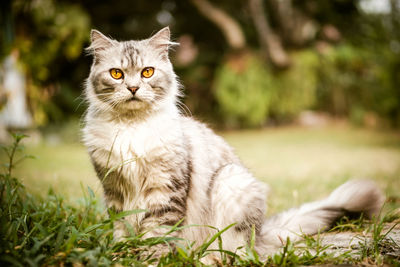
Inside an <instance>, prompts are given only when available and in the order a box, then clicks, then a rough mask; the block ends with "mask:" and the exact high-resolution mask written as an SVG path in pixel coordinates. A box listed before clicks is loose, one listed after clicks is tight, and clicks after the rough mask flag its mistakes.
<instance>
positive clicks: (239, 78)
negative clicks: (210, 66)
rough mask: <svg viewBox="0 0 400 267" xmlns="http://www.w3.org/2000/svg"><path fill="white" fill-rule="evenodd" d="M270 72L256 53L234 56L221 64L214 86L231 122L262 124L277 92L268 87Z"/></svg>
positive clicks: (222, 109) (235, 124)
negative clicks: (253, 54) (256, 56)
mask: <svg viewBox="0 0 400 267" xmlns="http://www.w3.org/2000/svg"><path fill="white" fill-rule="evenodd" d="M238 65H239V66H238ZM240 65H243V66H240ZM269 76H270V73H269V72H268V70H267V68H266V66H265V64H263V63H262V62H261V61H260V60H258V59H257V58H255V57H254V56H241V57H239V58H233V59H231V60H230V61H228V62H227V63H225V64H223V65H222V66H220V67H219V69H218V70H217V72H216V78H215V85H214V88H215V89H214V90H215V96H216V99H217V101H218V104H219V105H220V108H221V112H222V114H223V117H224V119H225V120H226V123H227V124H228V125H229V124H230V125H234V126H237V125H242V126H260V125H261V124H262V123H263V122H264V120H265V118H266V116H267V114H268V111H269V106H270V103H271V99H272V94H273V93H274V92H273V91H272V90H268V88H270V87H271V86H270V80H271V79H270V78H269Z"/></svg>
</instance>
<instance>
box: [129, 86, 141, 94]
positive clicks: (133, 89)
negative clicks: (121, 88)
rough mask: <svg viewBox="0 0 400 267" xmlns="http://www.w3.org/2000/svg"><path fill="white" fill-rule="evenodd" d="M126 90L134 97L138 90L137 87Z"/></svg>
mask: <svg viewBox="0 0 400 267" xmlns="http://www.w3.org/2000/svg"><path fill="white" fill-rule="evenodd" d="M127 89H128V90H129V91H130V92H131V93H132V94H133V95H134V94H135V93H136V91H137V90H139V87H128V88H127Z"/></svg>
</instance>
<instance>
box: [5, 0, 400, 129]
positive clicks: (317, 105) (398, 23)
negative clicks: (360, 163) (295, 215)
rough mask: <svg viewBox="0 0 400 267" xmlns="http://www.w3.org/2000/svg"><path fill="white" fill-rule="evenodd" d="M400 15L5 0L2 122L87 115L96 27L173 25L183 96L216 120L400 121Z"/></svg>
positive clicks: (351, 8)
mask: <svg viewBox="0 0 400 267" xmlns="http://www.w3.org/2000/svg"><path fill="white" fill-rule="evenodd" d="M399 12H400V1H398V0H358V1H350V0H332V1H318V0H302V1H301V0H296V1H294V0H265V1H263V0H246V1H241V0H223V1H222V0H221V1H215V0H214V1H212V0H191V1H177V0H164V1H161V0H159V1H145V0H136V1H127V0H114V1H112V3H110V2H109V1H98V0H96V1H94V0H92V1H91V0H86V1H77V0H76V1H73V0H72V1H71V0H68V1H67V0H58V1H55V0H13V1H11V0H5V1H2V5H1V25H2V35H1V48H0V53H1V54H0V59H1V62H2V64H1V71H0V81H1V83H0V84H1V87H0V88H1V102H0V103H1V109H2V113H3V114H2V120H1V122H2V124H3V126H6V127H15V128H19V127H22V128H23V127H42V126H45V125H48V124H51V123H59V122H64V121H66V120H68V119H70V118H71V117H73V118H79V117H80V116H81V114H82V113H83V111H84V110H85V105H84V104H81V102H82V99H81V98H80V96H81V92H82V89H83V83H84V80H85V78H86V77H87V76H88V72H89V67H90V64H91V58H90V57H88V56H85V53H84V48H85V47H86V46H88V44H89V43H88V42H89V32H90V29H91V28H96V29H98V30H100V31H102V32H103V33H104V34H106V35H108V36H112V37H113V38H116V39H118V40H130V39H143V38H148V37H149V36H150V35H151V34H152V33H155V32H156V31H157V30H159V29H160V28H162V27H164V26H167V25H169V26H170V27H171V31H172V34H173V35H172V36H173V39H174V41H177V42H180V43H181V46H180V47H179V48H177V49H176V51H175V52H174V53H172V55H171V58H172V61H173V62H174V65H175V69H176V72H177V74H178V76H179V77H180V78H181V81H182V83H183V85H184V88H185V94H186V97H185V99H184V102H185V104H186V105H187V106H188V108H189V109H190V110H191V112H192V113H193V114H195V115H196V116H200V117H202V118H204V119H205V120H206V121H209V122H211V123H214V124H215V125H216V126H217V127H229V128H233V127H234V128H238V127H260V126H265V125H281V124H286V123H290V122H293V121H295V120H299V119H300V120H301V121H302V122H303V123H322V121H324V120H327V119H328V117H333V118H344V119H348V120H349V121H350V122H351V123H354V124H357V125H365V126H369V127H399V126H400V30H399V29H400V16H399ZM10 80H12V82H14V83H16V84H17V86H13V85H12V82H11V81H10ZM13 87H15V88H17V87H18V88H20V89H19V90H18V91H21V90H22V92H20V93H18V94H17V95H15V94H14V93H13V91H17V90H16V89H13ZM14 97H16V98H17V97H20V98H22V100H18V101H17V100H14V99H13V98H14ZM14 101H16V103H18V104H15V103H14ZM20 102H23V103H20ZM10 103H11V104H10ZM80 104H81V105H80ZM8 105H9V106H11V107H8ZM16 105H17V106H18V108H17V107H16ZM305 110H307V111H312V112H304V111H305ZM5 117H7V118H5Z"/></svg>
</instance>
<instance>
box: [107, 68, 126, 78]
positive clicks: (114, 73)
mask: <svg viewBox="0 0 400 267" xmlns="http://www.w3.org/2000/svg"><path fill="white" fill-rule="evenodd" d="M110 75H111V77H113V78H114V79H116V80H119V79H122V78H123V77H124V73H123V72H122V70H120V69H110Z"/></svg>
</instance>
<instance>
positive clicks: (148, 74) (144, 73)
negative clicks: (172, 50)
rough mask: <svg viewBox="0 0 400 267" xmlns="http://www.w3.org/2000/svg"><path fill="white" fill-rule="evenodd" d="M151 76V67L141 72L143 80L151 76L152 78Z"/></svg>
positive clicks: (152, 72) (152, 69)
mask: <svg viewBox="0 0 400 267" xmlns="http://www.w3.org/2000/svg"><path fill="white" fill-rule="evenodd" d="M153 74H154V68H153V67H147V68H144V69H143V70H142V77H144V78H150V77H151V76H153Z"/></svg>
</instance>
